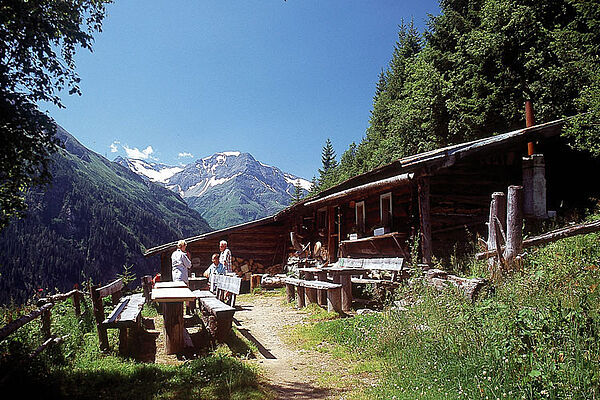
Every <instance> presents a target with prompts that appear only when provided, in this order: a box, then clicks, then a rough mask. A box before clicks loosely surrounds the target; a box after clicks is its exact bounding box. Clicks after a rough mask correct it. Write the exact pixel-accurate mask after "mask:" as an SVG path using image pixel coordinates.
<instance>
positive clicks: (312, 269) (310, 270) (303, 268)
mask: <svg viewBox="0 0 600 400" xmlns="http://www.w3.org/2000/svg"><path fill="white" fill-rule="evenodd" d="M298 271H302V272H323V269H322V268H317V267H302V268H298Z"/></svg>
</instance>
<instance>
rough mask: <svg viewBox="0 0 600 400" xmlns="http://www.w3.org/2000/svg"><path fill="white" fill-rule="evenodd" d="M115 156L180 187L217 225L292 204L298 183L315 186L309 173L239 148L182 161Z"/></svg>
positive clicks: (305, 189)
mask: <svg viewBox="0 0 600 400" xmlns="http://www.w3.org/2000/svg"><path fill="white" fill-rule="evenodd" d="M114 162H116V163H119V164H121V165H123V166H126V167H128V168H129V169H130V170H131V171H133V172H135V173H136V174H138V175H140V176H141V177H142V178H143V179H147V180H149V181H152V182H155V183H158V184H160V185H163V186H164V187H166V188H168V189H170V190H172V191H173V192H176V193H178V194H179V195H180V196H181V197H182V199H183V200H185V201H186V202H187V204H188V205H189V206H190V207H191V208H193V209H195V210H197V211H198V212H199V213H200V214H201V215H202V217H203V218H204V219H206V220H207V221H208V222H209V224H210V225H211V226H212V227H213V228H215V229H221V228H226V227H228V226H232V225H237V224H240V223H244V222H248V221H252V220H256V219H260V218H263V217H266V216H268V215H272V214H274V213H276V212H278V211H280V210H281V209H283V208H285V207H287V206H288V205H289V203H290V201H291V199H292V196H293V195H294V192H295V185H296V184H300V186H301V188H302V189H301V191H302V194H303V195H304V194H306V193H307V192H308V190H310V187H311V183H310V182H309V181H307V180H306V179H303V178H300V177H297V176H295V175H293V174H290V173H287V172H283V171H282V170H281V169H279V168H278V167H274V166H271V165H267V164H265V163H262V162H260V161H258V160H256V159H255V158H254V157H253V156H252V154H250V153H244V152H240V151H223V152H217V153H215V154H212V155H210V156H207V157H203V158H199V159H197V160H195V161H193V162H191V163H189V164H186V165H181V166H170V165H167V164H162V163H158V162H148V161H146V160H140V159H135V158H123V157H117V158H115V160H114Z"/></svg>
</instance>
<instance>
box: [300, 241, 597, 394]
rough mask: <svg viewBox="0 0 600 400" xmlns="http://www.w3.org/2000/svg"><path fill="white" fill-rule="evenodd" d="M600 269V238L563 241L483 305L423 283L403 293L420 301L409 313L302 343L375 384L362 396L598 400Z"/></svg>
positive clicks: (329, 325) (355, 323) (304, 334)
mask: <svg viewBox="0 0 600 400" xmlns="http://www.w3.org/2000/svg"><path fill="white" fill-rule="evenodd" d="M599 265H600V235H599V234H590V235H584V236H579V237H574V238H569V239H564V240H561V241H559V242H556V243H552V244H550V245H547V246H544V247H542V248H539V249H530V250H529V254H528V255H527V257H526V259H525V263H524V266H523V271H522V272H521V273H518V274H515V275H513V276H511V277H509V278H507V279H505V280H504V281H503V282H500V283H497V284H496V285H494V286H493V287H492V288H491V289H492V290H489V291H488V294H487V295H486V296H485V297H484V298H481V299H479V300H478V301H476V302H470V301H467V300H466V299H464V298H463V297H462V296H461V295H460V294H459V293H458V292H457V291H455V290H448V291H446V292H444V293H441V294H440V293H439V292H437V291H435V290H433V289H430V288H428V287H425V286H423V285H422V284H418V283H415V284H414V285H412V286H410V287H404V288H401V290H400V292H399V293H398V294H397V295H398V296H410V297H411V298H413V299H419V302H418V303H417V304H416V305H414V306H413V307H411V308H410V309H409V310H408V311H404V312H402V311H392V310H388V311H386V312H384V313H382V314H371V315H365V316H357V317H354V318H346V319H338V320H333V321H324V322H318V323H315V324H313V325H307V326H305V327H301V328H299V329H298V330H297V332H296V333H295V336H296V338H295V339H296V340H300V341H301V343H302V346H305V347H307V348H321V349H324V350H325V351H328V352H330V353H331V354H332V355H334V356H335V357H338V358H340V359H343V360H345V362H347V363H350V364H353V371H354V372H355V373H361V372H364V373H367V374H370V375H371V376H372V377H375V378H376V379H377V383H376V384H375V385H374V386H372V387H371V386H369V387H363V388H362V389H360V390H357V391H355V392H353V393H352V394H350V396H351V397H354V398H365V399H367V398H368V399H391V398H396V399H415V398H419V399H446V398H450V399H475V398H483V399H485V398H489V399H497V398H500V399H503V398H511V399H512V398H518V399H521V398H525V399H534V398H535V399H537V398H550V399H592V398H598V397H600V316H599V307H600V298H599V293H600V288H599V287H598V285H599V283H600V266H599ZM470 269H471V271H472V272H475V273H478V274H479V276H481V272H482V271H486V267H485V264H484V263H481V264H473V265H471V267H470Z"/></svg>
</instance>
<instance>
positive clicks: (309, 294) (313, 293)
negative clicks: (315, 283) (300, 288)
mask: <svg viewBox="0 0 600 400" xmlns="http://www.w3.org/2000/svg"><path fill="white" fill-rule="evenodd" d="M304 290H305V292H306V303H307V304H312V303H316V302H317V289H312V288H305V289H304Z"/></svg>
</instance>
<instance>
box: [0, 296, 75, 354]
mask: <svg viewBox="0 0 600 400" xmlns="http://www.w3.org/2000/svg"><path fill="white" fill-rule="evenodd" d="M84 294H85V293H84V292H82V291H80V290H78V289H73V290H71V291H70V292H68V293H60V294H55V295H53V296H48V297H44V298H41V299H39V300H38V301H37V306H38V307H39V308H38V309H36V310H33V311H31V312H30V313H29V314H27V315H23V316H21V317H20V318H19V319H17V320H15V321H12V322H9V323H8V324H6V325H5V326H3V327H2V328H0V341H2V340H4V339H6V338H7V337H8V336H9V335H10V334H11V333H13V332H15V331H17V330H18V329H19V328H21V327H23V326H25V325H26V324H28V323H29V322H31V321H33V320H34V319H36V318H38V317H40V318H41V320H42V335H43V337H44V342H43V343H42V344H41V345H40V346H39V347H38V348H36V349H35V350H34V351H32V352H31V354H30V357H31V358H33V357H35V356H37V355H38V354H39V353H41V352H42V351H43V350H44V349H46V348H47V347H49V346H51V345H53V344H58V343H61V342H63V341H64V340H65V339H66V338H67V336H68V335H66V336H59V337H56V336H53V335H52V334H51V332H50V317H51V309H52V307H54V305H55V304H56V303H59V302H61V301H64V300H67V299H68V298H70V297H73V306H74V308H75V315H76V316H78V317H79V316H80V314H81V310H80V298H81V296H83V295H84Z"/></svg>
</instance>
